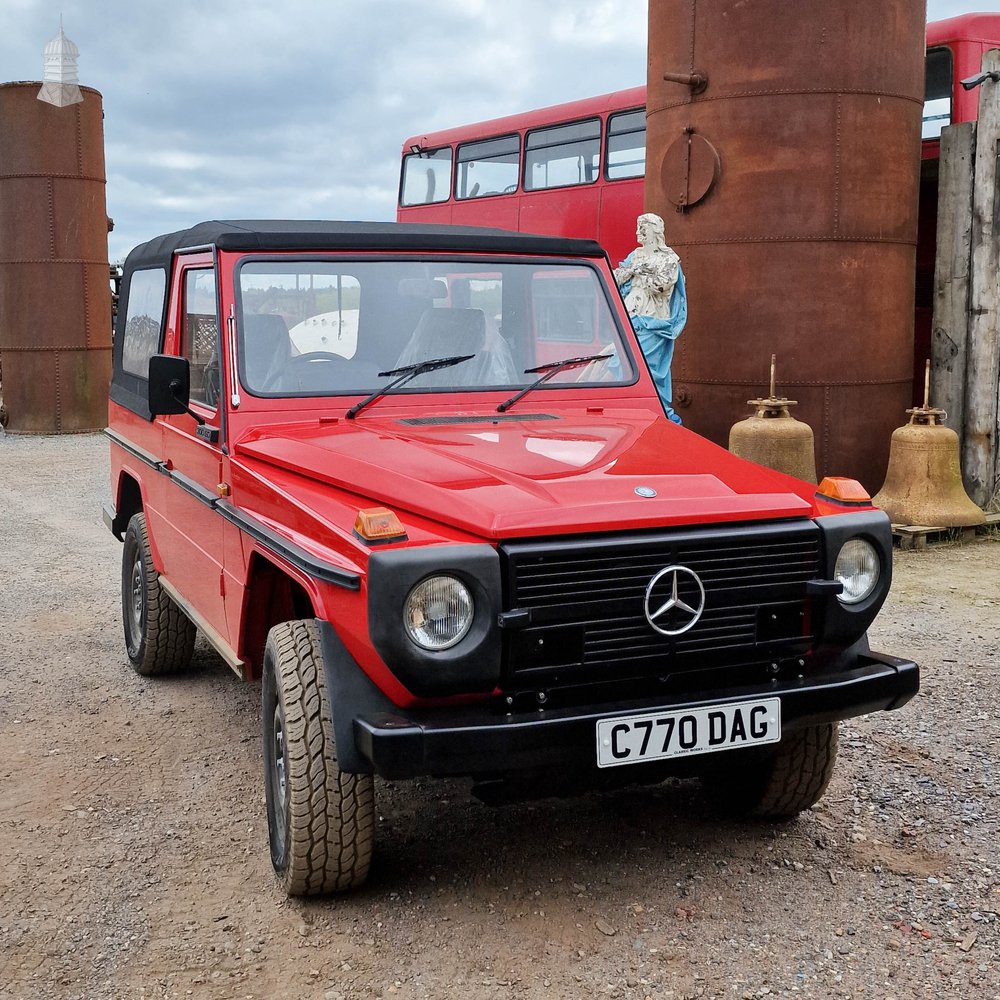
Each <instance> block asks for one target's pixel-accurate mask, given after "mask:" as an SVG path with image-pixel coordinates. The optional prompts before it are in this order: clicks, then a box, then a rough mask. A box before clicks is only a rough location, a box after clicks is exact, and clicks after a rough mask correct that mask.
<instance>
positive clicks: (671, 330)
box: [620, 254, 688, 424]
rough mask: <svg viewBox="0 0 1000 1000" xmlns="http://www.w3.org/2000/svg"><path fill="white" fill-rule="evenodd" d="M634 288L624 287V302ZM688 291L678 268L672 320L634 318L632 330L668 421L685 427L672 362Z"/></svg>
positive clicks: (628, 260) (627, 284)
mask: <svg viewBox="0 0 1000 1000" xmlns="http://www.w3.org/2000/svg"><path fill="white" fill-rule="evenodd" d="M631 260H632V254H629V255H628V256H627V257H626V258H625V260H624V261H622V263H621V265H620V266H621V267H627V266H628V265H629V264H630V263H631ZM631 288H632V282H631V281H626V282H624V283H623V284H622V285H621V293H622V298H625V297H626V296H627V295H628V293H629V291H630V290H631ZM687 314H688V311H687V291H686V290H685V288H684V272H683V271H682V270H681V266H680V264H678V265H677V284H676V285H674V290H673V291H672V292H671V293H670V316H669V317H668V318H667V319H657V318H656V317H655V316H633V317H632V329H633V330H635V335H636V337H637V338H638V339H639V346H640V347H641V348H642V353H643V356H644V357H645V358H646V364H647V365H649V371H650V373H651V374H652V376H653V383H654V384H655V385H656V392H657V394H658V395H659V397H660V402H661V403H662V404H663V410H664V412H665V413H666V415H667V417H668V418H669V419H670V420H672V421H673V422H674V423H675V424H679V423H681V418H680V417H679V416H677V414H676V413H675V412H674V408H673V407H672V406H671V405H670V404H671V402H672V400H673V386H672V384H671V381H670V362H671V361H672V360H673V357H674V341H675V340H676V339H677V338H678V337H679V336H680V335H681V331H682V330H683V329H684V324H685V323H686V322H687Z"/></svg>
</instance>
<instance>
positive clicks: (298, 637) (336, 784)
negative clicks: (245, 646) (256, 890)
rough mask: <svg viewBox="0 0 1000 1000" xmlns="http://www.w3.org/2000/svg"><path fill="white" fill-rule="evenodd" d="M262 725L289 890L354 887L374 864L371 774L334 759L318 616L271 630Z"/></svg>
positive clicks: (274, 856)
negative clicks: (355, 771)
mask: <svg viewBox="0 0 1000 1000" xmlns="http://www.w3.org/2000/svg"><path fill="white" fill-rule="evenodd" d="M262 728H263V737H264V790H265V796H266V799H267V828H268V839H269V841H270V846H271V863H272V865H273V866H274V871H275V874H277V876H278V878H279V880H280V881H281V883H282V885H283V886H284V888H285V891H286V892H287V893H288V895H290V896H312V895H317V894H319V893H327V892H343V891H345V890H347V889H354V888H357V887H358V886H359V885H361V884H362V883H363V882H364V881H365V879H366V878H367V877H368V868H369V865H370V864H371V857H372V845H373V841H374V832H375V795H374V780H373V778H372V776H371V775H370V774H345V773H343V772H342V771H341V770H340V768H339V766H338V764H337V748H336V744H335V743H334V735H333V714H332V711H331V702H330V694H329V692H328V690H327V686H326V674H325V672H324V670H323V662H322V656H321V653H320V644H319V631H318V629H317V626H316V623H315V621H290V622H283V623H282V624H280V625H275V626H274V628H272V629H271V631H270V633H269V634H268V637H267V645H266V647H265V650H264V678H263V713H262Z"/></svg>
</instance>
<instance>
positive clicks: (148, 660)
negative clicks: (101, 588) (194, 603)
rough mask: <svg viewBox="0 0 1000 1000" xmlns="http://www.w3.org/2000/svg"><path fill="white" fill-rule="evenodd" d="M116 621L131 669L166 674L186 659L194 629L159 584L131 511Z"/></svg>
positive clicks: (142, 527) (140, 518) (142, 521)
mask: <svg viewBox="0 0 1000 1000" xmlns="http://www.w3.org/2000/svg"><path fill="white" fill-rule="evenodd" d="M122 621H123V622H124V625H125V648H126V650H127V651H128V658H129V662H130V663H131V664H132V667H133V669H134V670H135V672H136V673H138V674H142V675H143V676H144V677H149V676H153V675H156V674H172V673H175V672H176V671H178V670H183V669H184V667H186V666H187V665H188V664H189V663H190V662H191V655H192V653H193V652H194V640H195V634H196V629H195V627H194V624H193V622H191V620H190V619H189V618H188V617H187V616H186V615H185V614H184V612H183V611H181V609H180V608H179V607H177V605H176V604H174V602H173V601H172V600H171V599H170V597H169V595H168V594H167V592H166V591H165V590H164V589H163V587H161V586H160V576H159V574H158V573H157V572H156V568H155V567H154V566H153V556H152V554H151V553H150V549H149V535H148V534H147V532H146V517H145V515H144V514H141V513H140V514H135V515H133V517H132V519H131V520H130V521H129V523H128V530H127V531H126V532H125V545H124V548H123V551H122Z"/></svg>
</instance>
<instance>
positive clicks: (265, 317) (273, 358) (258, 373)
mask: <svg viewBox="0 0 1000 1000" xmlns="http://www.w3.org/2000/svg"><path fill="white" fill-rule="evenodd" d="M291 356H292V341H291V339H290V338H289V336H288V326H287V325H286V324H285V320H284V318H283V317H281V316H276V315H274V314H273V313H248V314H246V315H244V317H243V370H244V373H245V374H246V380H247V388H248V389H251V390H261V389H264V388H266V386H267V384H268V382H269V381H270V380H271V379H272V378H274V376H275V375H277V373H278V372H279V371H281V369H282V368H283V367H284V366H285V364H286V363H287V362H288V360H289V359H290V358H291Z"/></svg>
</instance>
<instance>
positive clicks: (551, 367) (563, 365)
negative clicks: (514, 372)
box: [497, 354, 614, 413]
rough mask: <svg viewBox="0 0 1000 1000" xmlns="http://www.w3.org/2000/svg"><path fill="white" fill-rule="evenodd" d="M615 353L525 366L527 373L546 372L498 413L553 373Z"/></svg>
mask: <svg viewBox="0 0 1000 1000" xmlns="http://www.w3.org/2000/svg"><path fill="white" fill-rule="evenodd" d="M613 357H614V354H591V355H590V356H589V357H586V358H566V359H565V361H550V362H549V363H548V364H547V365H539V366H538V367H537V368H525V369H524V374H525V375H534V374H535V373H536V372H544V374H543V375H542V377H541V378H537V379H535V381H534V382H532V383H531V385H529V386H525V387H524V388H523V389H522V390H521V391H520V392H519V393H516V394H515V395H513V396H511V397H510V399H508V400H506V401H504V402H503V403H501V404H500V405H499V406H498V407H497V413H504V412H505V411H506V410H509V409H510V408H511V407H512V406H513V405H514V404H515V403H516V402H517V401H518V400H519V399H520V398H521V397H522V396H526V395H527V394H528V393H529V392H531V390H532V389H537V388H538V387H539V386H540V385H541V384H542V383H543V382H547V381H548V380H549V379H550V378H552V377H553V375H558V374H559V373H560V372H564V371H566V369H567V368H579V367H580V366H581V365H589V364H590V362H591V361H607V360H608V359H609V358H613Z"/></svg>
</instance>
